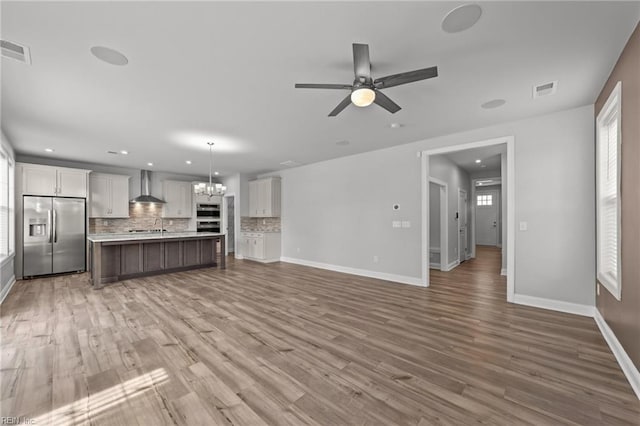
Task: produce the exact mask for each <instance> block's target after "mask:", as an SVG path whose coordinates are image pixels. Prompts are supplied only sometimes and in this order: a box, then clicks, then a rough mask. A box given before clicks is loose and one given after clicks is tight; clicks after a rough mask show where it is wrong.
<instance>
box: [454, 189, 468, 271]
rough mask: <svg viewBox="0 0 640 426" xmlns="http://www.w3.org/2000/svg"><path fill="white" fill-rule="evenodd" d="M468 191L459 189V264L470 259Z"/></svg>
mask: <svg viewBox="0 0 640 426" xmlns="http://www.w3.org/2000/svg"><path fill="white" fill-rule="evenodd" d="M467 210H468V206H467V191H465V190H464V189H460V188H459V189H458V215H457V219H458V263H462V262H464V261H465V260H467V259H468V254H469V247H468V244H467V243H468V241H469V237H468V235H467V234H468V226H467Z"/></svg>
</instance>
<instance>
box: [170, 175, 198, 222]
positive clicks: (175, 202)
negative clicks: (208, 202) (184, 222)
mask: <svg viewBox="0 0 640 426" xmlns="http://www.w3.org/2000/svg"><path fill="white" fill-rule="evenodd" d="M162 185H163V196H164V201H166V204H164V206H163V208H162V217H174V218H181V217H182V218H190V217H192V216H193V202H192V198H191V193H192V192H193V189H192V186H191V182H179V181H175V180H165V181H164V182H163V184H162Z"/></svg>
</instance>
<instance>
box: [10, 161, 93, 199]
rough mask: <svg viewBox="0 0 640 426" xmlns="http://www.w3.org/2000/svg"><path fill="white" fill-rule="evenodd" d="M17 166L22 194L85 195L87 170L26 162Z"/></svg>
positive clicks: (82, 196)
mask: <svg viewBox="0 0 640 426" xmlns="http://www.w3.org/2000/svg"><path fill="white" fill-rule="evenodd" d="M19 167H20V169H21V170H22V176H21V178H22V194H24V195H43V196H57V197H79V198H86V197H87V174H89V170H81V169H70V168H66V167H53V166H43V165H39V164H27V163H22V164H19Z"/></svg>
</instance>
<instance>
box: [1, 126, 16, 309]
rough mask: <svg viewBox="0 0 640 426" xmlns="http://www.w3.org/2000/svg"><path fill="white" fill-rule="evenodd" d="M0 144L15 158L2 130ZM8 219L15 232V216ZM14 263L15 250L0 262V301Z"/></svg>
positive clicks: (3, 295) (11, 274)
mask: <svg viewBox="0 0 640 426" xmlns="http://www.w3.org/2000/svg"><path fill="white" fill-rule="evenodd" d="M0 144H1V145H2V148H3V150H4V151H5V152H7V153H8V154H9V156H10V157H11V158H15V154H14V151H13V146H12V145H11V142H10V141H9V139H8V138H7V136H6V135H5V134H4V131H0ZM14 170H15V169H14ZM14 182H15V179H14ZM9 220H10V221H13V223H11V224H10V228H12V229H14V232H16V231H15V223H16V221H15V216H14V217H9ZM15 250H18V248H17V247H16V248H15ZM14 263H15V252H14V254H13V255H11V256H9V257H7V258H6V259H4V260H3V261H2V262H1V263H0V301H2V300H4V298H5V296H6V295H7V293H8V292H9V290H10V289H11V285H12V284H13V282H14V281H15V274H14V269H15V266H14Z"/></svg>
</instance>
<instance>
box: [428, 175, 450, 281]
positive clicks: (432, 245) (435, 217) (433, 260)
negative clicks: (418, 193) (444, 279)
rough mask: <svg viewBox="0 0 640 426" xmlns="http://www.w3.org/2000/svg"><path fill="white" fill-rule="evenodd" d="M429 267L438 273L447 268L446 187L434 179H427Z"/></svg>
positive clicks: (447, 214)
mask: <svg viewBox="0 0 640 426" xmlns="http://www.w3.org/2000/svg"><path fill="white" fill-rule="evenodd" d="M429 186H430V192H429V197H430V200H429V213H430V215H429V229H430V232H429V238H430V240H429V267H430V268H432V269H438V270H440V271H447V270H448V268H449V255H448V253H449V239H448V238H447V236H448V233H449V231H448V226H447V218H448V217H449V213H448V211H449V209H448V207H447V200H448V191H449V189H448V185H447V183H446V182H443V181H441V180H439V179H436V178H430V179H429Z"/></svg>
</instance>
